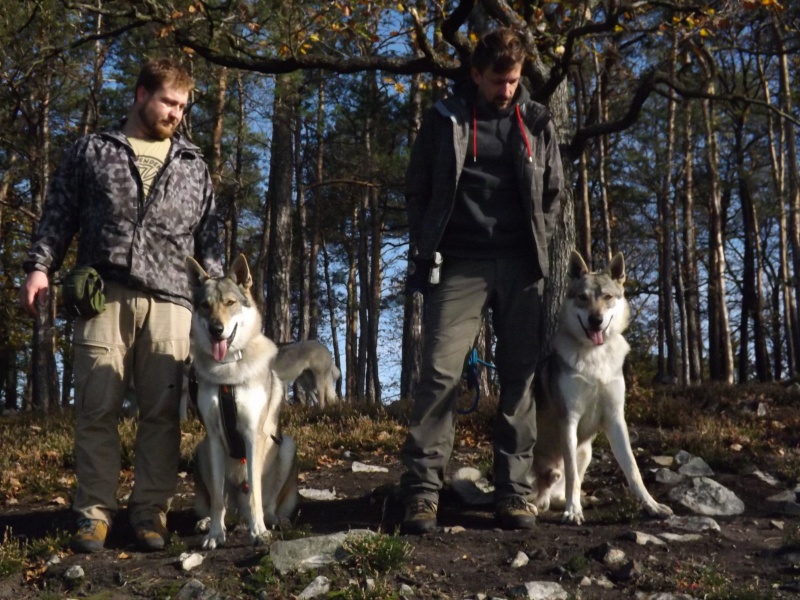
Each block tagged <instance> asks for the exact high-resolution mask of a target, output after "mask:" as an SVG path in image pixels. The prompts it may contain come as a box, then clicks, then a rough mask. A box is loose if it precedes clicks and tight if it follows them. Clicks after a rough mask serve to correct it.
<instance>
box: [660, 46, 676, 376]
mask: <svg viewBox="0 0 800 600" xmlns="http://www.w3.org/2000/svg"><path fill="white" fill-rule="evenodd" d="M676 55H677V42H676V41H675V40H674V39H673V54H672V61H671V65H670V69H671V72H672V73H674V71H675V64H676V61H677V56H676ZM666 126H667V148H666V157H665V160H664V173H663V178H662V181H661V192H660V193H659V194H658V224H659V227H658V247H659V252H658V274H659V277H658V282H659V285H658V287H659V294H658V329H659V331H658V337H659V342H661V339H662V338H663V344H662V343H659V348H658V372H657V374H656V378H657V380H658V381H659V382H661V383H675V382H676V380H677V378H678V373H677V371H678V364H677V354H678V349H677V343H676V340H675V301H674V295H673V288H672V286H673V272H672V265H673V262H672V239H673V237H672V236H673V231H672V224H673V206H672V191H673V190H672V168H673V161H674V157H675V95H674V94H672V93H671V94H670V95H669V99H668V100H667V123H666Z"/></svg>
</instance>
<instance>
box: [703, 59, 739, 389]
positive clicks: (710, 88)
mask: <svg viewBox="0 0 800 600" xmlns="http://www.w3.org/2000/svg"><path fill="white" fill-rule="evenodd" d="M706 59H707V60H712V58H711V57H710V56H707V57H706ZM703 66H704V68H705V69H706V75H707V76H708V77H709V78H710V77H711V69H710V66H709V65H708V64H707V63H705V62H703ZM707 92H708V93H709V95H713V94H714V84H713V81H711V82H710V83H709V84H708V85H707ZM702 107H703V125H704V126H705V138H706V153H705V157H706V167H707V170H708V185H709V199H708V213H709V214H708V216H709V235H708V244H709V248H708V251H709V261H708V263H709V278H708V321H709V336H708V337H709V365H710V374H711V378H712V379H714V380H718V381H724V382H726V383H730V384H732V383H733V348H732V345H731V337H730V320H729V318H728V307H727V304H726V297H727V295H726V292H725V239H724V232H723V227H724V213H723V201H722V190H721V183H720V175H719V149H718V133H717V129H716V127H715V125H714V124H715V123H716V114H715V111H714V105H713V102H712V101H711V100H709V99H708V98H705V99H703V100H702Z"/></svg>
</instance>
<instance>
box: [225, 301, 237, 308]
mask: <svg viewBox="0 0 800 600" xmlns="http://www.w3.org/2000/svg"><path fill="white" fill-rule="evenodd" d="M234 304H236V300H225V306H228V307H231V306H233V305H234Z"/></svg>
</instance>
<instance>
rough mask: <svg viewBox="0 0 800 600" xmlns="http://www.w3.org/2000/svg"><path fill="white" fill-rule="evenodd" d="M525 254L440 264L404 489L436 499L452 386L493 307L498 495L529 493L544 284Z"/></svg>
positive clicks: (451, 431)
mask: <svg viewBox="0 0 800 600" xmlns="http://www.w3.org/2000/svg"><path fill="white" fill-rule="evenodd" d="M532 262H533V261H532V260H528V259H520V258H513V259H491V260H474V259H456V258H447V259H445V262H444V264H443V265H442V273H441V283H439V284H438V285H436V286H433V287H432V288H431V290H430V291H429V292H428V294H427V295H426V296H425V304H424V311H425V314H424V336H425V339H424V342H423V358H422V371H421V373H420V381H419V383H418V384H417V387H416V388H415V391H414V395H413V404H412V409H411V416H410V423H409V431H408V436H407V437H406V441H405V443H404V445H403V449H402V452H401V454H402V460H403V464H404V465H405V467H406V472H405V473H404V474H403V476H402V477H401V479H400V487H401V495H402V497H403V499H404V501H406V502H408V501H409V500H411V499H415V498H426V499H428V500H431V501H433V502H438V497H439V490H440V489H441V487H442V484H443V481H444V471H445V467H446V466H447V462H448V461H449V459H450V455H451V453H452V451H453V441H454V438H455V419H456V416H457V410H456V405H457V401H458V397H457V391H458V386H459V382H460V380H461V374H462V370H463V366H464V359H465V357H466V355H467V352H469V350H470V349H471V348H472V345H473V344H474V342H475V338H476V336H477V334H478V330H479V328H480V322H481V315H482V313H483V311H484V309H485V308H486V307H487V306H489V307H491V308H492V324H493V327H494V330H495V334H496V336H497V347H496V351H495V361H496V367H497V373H498V377H499V381H500V401H499V404H498V407H497V415H496V417H495V423H494V431H493V447H494V484H495V490H496V491H495V499H500V498H504V497H506V496H510V495H522V496H527V495H529V494H531V493H532V492H533V490H532V487H531V483H530V480H529V477H530V473H531V468H532V466H533V446H534V444H535V442H536V405H535V404H534V401H533V397H532V394H531V388H532V383H533V375H534V371H535V369H536V363H537V362H538V359H539V348H540V345H541V342H542V340H541V325H540V314H541V312H540V306H541V291H540V290H541V286H540V285H538V281H539V280H538V272H537V270H536V267H534V266H533V265H532Z"/></svg>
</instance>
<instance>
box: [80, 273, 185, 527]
mask: <svg viewBox="0 0 800 600" xmlns="http://www.w3.org/2000/svg"><path fill="white" fill-rule="evenodd" d="M105 292H106V310H105V311H104V312H103V313H101V314H99V315H97V316H95V317H93V318H91V319H80V318H79V319H77V320H76V322H75V357H74V377H75V412H76V425H75V460H76V471H77V478H78V489H77V492H76V495H75V500H74V502H73V505H72V508H73V510H74V511H75V512H77V513H78V515H79V518H89V519H100V520H102V521H105V522H107V523H109V524H110V522H111V517H112V515H113V513H114V512H115V511H116V510H117V508H118V505H117V488H118V486H119V481H120V437H119V429H118V427H119V418H120V414H121V411H122V402H123V399H124V398H125V395H126V392H127V391H128V390H129V387H130V385H131V383H133V385H134V386H135V390H136V403H137V407H138V411H139V422H138V427H137V431H136V445H135V460H134V477H135V483H134V487H133V492H132V494H131V496H130V500H129V503H128V506H129V509H130V510H129V512H130V520H131V523H133V524H135V523H137V522H139V521H144V520H148V521H152V520H153V519H154V518H160V519H161V520H162V521H163V520H164V515H165V514H166V512H167V510H168V509H169V505H170V502H171V500H172V496H173V494H174V493H175V488H176V484H177V473H178V459H179V456H180V419H179V406H180V398H181V387H182V385H183V361H184V360H185V359H186V357H187V356H188V354H189V330H190V327H191V312H190V311H189V310H188V309H187V308H185V307H183V306H179V305H177V304H173V303H172V302H166V301H163V300H158V299H155V298H154V297H153V296H152V295H150V294H148V293H146V292H141V291H138V290H134V289H131V288H128V287H126V286H124V285H120V284H118V283H114V282H107V283H106V288H105ZM164 524H165V523H164Z"/></svg>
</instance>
